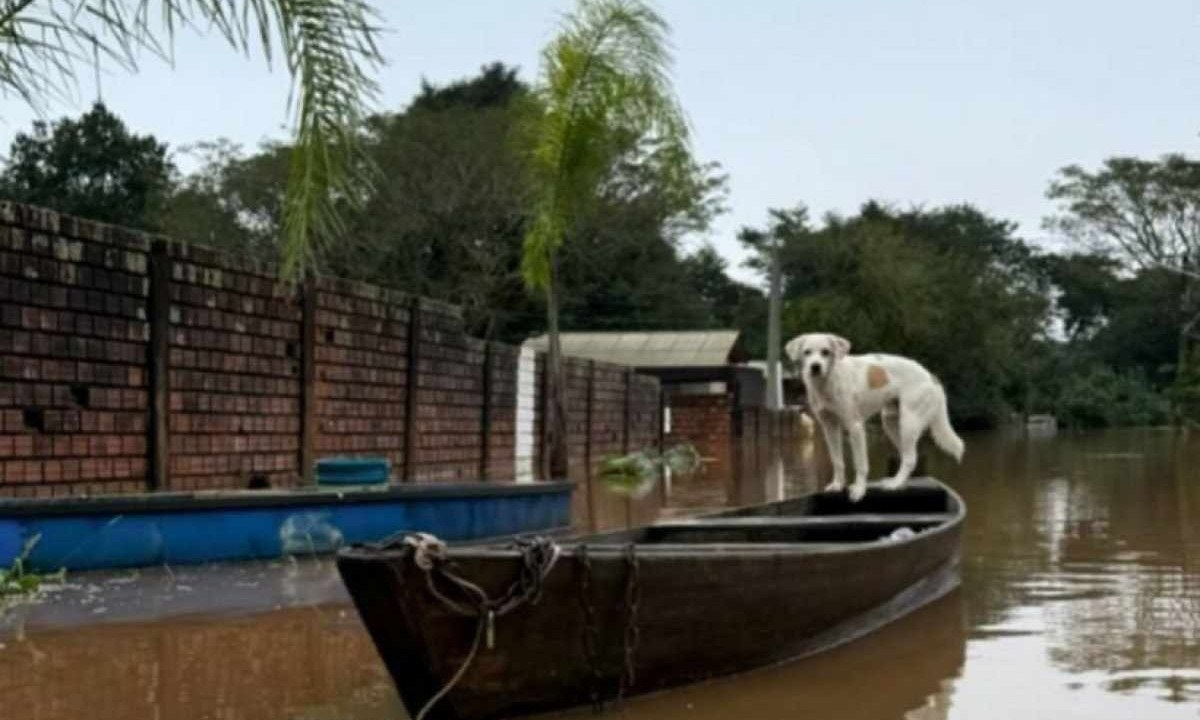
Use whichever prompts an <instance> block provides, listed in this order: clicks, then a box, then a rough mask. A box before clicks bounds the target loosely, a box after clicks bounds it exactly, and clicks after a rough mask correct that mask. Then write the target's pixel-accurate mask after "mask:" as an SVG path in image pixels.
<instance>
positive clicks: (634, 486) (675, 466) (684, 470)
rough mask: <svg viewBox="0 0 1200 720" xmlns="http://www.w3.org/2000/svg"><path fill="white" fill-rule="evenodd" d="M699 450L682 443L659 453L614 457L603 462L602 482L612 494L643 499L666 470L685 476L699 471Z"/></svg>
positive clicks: (640, 451) (601, 469) (601, 467)
mask: <svg viewBox="0 0 1200 720" xmlns="http://www.w3.org/2000/svg"><path fill="white" fill-rule="evenodd" d="M701 463H702V459H701V457H700V453H699V451H697V450H696V448H695V446H693V445H691V444H690V443H680V444H678V445H674V446H672V447H670V448H668V449H666V450H665V451H663V452H661V453H659V452H658V451H656V450H654V449H653V448H648V449H645V450H639V451H636V452H631V453H628V454H625V455H611V456H608V457H605V458H604V459H603V460H602V461H601V463H600V470H599V474H598V475H597V477H598V479H599V480H600V483H601V484H602V485H603V486H604V487H606V488H608V490H610V491H611V492H613V493H616V494H618V495H627V496H629V497H632V498H635V499H636V498H643V497H645V496H646V495H647V494H648V493H649V492H650V491H651V490H653V489H654V487H655V485H656V484H657V483H658V479H659V478H660V477H662V475H663V472H664V471H670V472H671V474H672V475H678V476H683V477H686V476H688V475H691V474H692V473H695V472H696V471H697V470H699V469H700V465H701Z"/></svg>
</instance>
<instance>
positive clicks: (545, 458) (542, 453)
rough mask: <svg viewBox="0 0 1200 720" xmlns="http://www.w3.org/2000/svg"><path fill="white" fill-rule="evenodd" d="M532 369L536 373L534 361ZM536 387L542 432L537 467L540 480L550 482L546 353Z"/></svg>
mask: <svg viewBox="0 0 1200 720" xmlns="http://www.w3.org/2000/svg"><path fill="white" fill-rule="evenodd" d="M533 367H534V370H535V371H536V370H537V362H536V360H535V362H534V366H533ZM538 385H539V388H540V392H541V394H542V402H541V406H542V432H541V437H539V438H538V466H539V467H540V469H541V472H542V477H541V478H540V479H541V480H550V479H552V478H551V477H550V356H549V355H548V354H546V353H542V381H541V382H540V383H538ZM557 479H558V480H565V479H566V478H557Z"/></svg>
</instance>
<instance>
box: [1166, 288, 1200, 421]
mask: <svg viewBox="0 0 1200 720" xmlns="http://www.w3.org/2000/svg"><path fill="white" fill-rule="evenodd" d="M1184 283H1185V284H1184V289H1183V300H1182V302H1181V303H1180V306H1181V307H1180V309H1181V310H1182V311H1183V317H1184V322H1183V325H1181V326H1180V328H1179V349H1178V353H1177V355H1176V360H1175V400H1174V402H1172V403H1171V406H1172V407H1171V414H1172V415H1173V416H1174V417H1173V418H1172V420H1173V423H1174V424H1175V425H1183V424H1184V416H1185V414H1186V413H1185V405H1186V404H1187V403H1186V401H1185V402H1181V401H1180V398H1181V397H1186V394H1187V390H1188V385H1189V384H1190V383H1191V382H1192V378H1191V377H1190V373H1191V368H1190V365H1191V354H1192V344H1191V338H1192V332H1193V330H1194V329H1195V326H1196V320H1197V318H1198V317H1200V316H1198V315H1197V311H1196V296H1197V289H1198V288H1197V285H1198V284H1200V283H1198V282H1197V281H1196V280H1195V279H1194V278H1192V277H1190V276H1188V277H1187V279H1186V280H1185V281H1184Z"/></svg>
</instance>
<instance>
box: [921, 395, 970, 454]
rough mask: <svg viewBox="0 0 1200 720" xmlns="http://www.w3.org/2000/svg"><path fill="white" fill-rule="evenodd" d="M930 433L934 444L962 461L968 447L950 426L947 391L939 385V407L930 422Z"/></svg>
mask: <svg viewBox="0 0 1200 720" xmlns="http://www.w3.org/2000/svg"><path fill="white" fill-rule="evenodd" d="M929 435H930V437H932V438H933V442H934V444H936V445H937V446H938V447H939V448H941V449H942V451H943V452H945V453H946V454H947V455H949V456H950V457H952V458H954V460H955V461H956V462H962V456H963V451H964V450H965V449H966V446H965V444H964V443H963V441H962V438H960V437H959V436H958V433H956V432H954V428H953V427H951V426H950V411H949V410H948V409H947V408H946V392H945V391H944V390H942V388H941V385H940V384H939V385H938V408H937V410H936V411H935V412H934V416H933V422H931V423H929Z"/></svg>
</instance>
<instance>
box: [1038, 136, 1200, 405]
mask: <svg viewBox="0 0 1200 720" xmlns="http://www.w3.org/2000/svg"><path fill="white" fill-rule="evenodd" d="M1047 196H1048V197H1049V198H1050V199H1052V200H1057V201H1059V203H1060V210H1061V213H1060V215H1058V216H1057V217H1054V218H1051V219H1050V220H1049V221H1048V223H1047V224H1048V225H1049V226H1050V227H1051V228H1054V229H1058V230H1061V231H1062V232H1064V233H1065V234H1067V235H1068V236H1069V237H1071V238H1073V239H1075V241H1076V242H1078V243H1079V244H1081V245H1083V246H1085V247H1088V248H1100V249H1103V250H1105V251H1108V252H1111V253H1113V254H1114V255H1115V256H1117V257H1119V258H1120V259H1121V260H1123V261H1124V262H1125V263H1126V264H1127V266H1128V267H1129V268H1130V269H1135V270H1136V269H1142V270H1146V269H1162V270H1167V271H1170V272H1173V273H1176V274H1178V275H1179V276H1180V277H1181V278H1182V280H1183V281H1182V282H1181V283H1180V284H1179V295H1178V297H1177V298H1176V299H1175V304H1176V305H1177V307H1178V309H1179V316H1178V321H1177V324H1176V326H1175V331H1176V333H1177V334H1178V342H1177V346H1178V347H1177V356H1176V363H1175V372H1176V377H1177V379H1179V380H1180V381H1184V380H1185V379H1188V378H1191V377H1192V376H1193V373H1191V372H1190V369H1189V364H1190V360H1191V358H1192V356H1193V355H1194V354H1195V350H1194V348H1193V346H1194V341H1195V340H1196V339H1197V337H1198V336H1200V162H1197V161H1195V160H1191V159H1190V158H1187V157H1185V156H1183V155H1178V154H1173V155H1165V156H1163V157H1162V158H1161V159H1159V160H1143V159H1139V158H1132V157H1114V158H1109V159H1108V160H1106V161H1105V162H1104V164H1103V166H1102V167H1101V168H1100V169H1099V170H1096V171H1088V170H1085V169H1083V168H1081V167H1079V166H1078V165H1071V166H1069V167H1065V168H1063V169H1062V170H1060V171H1059V175H1058V177H1057V178H1056V179H1055V180H1053V181H1052V182H1051V184H1050V188H1049V190H1048V192H1047ZM1180 390H1181V391H1182V390H1183V388H1180Z"/></svg>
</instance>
